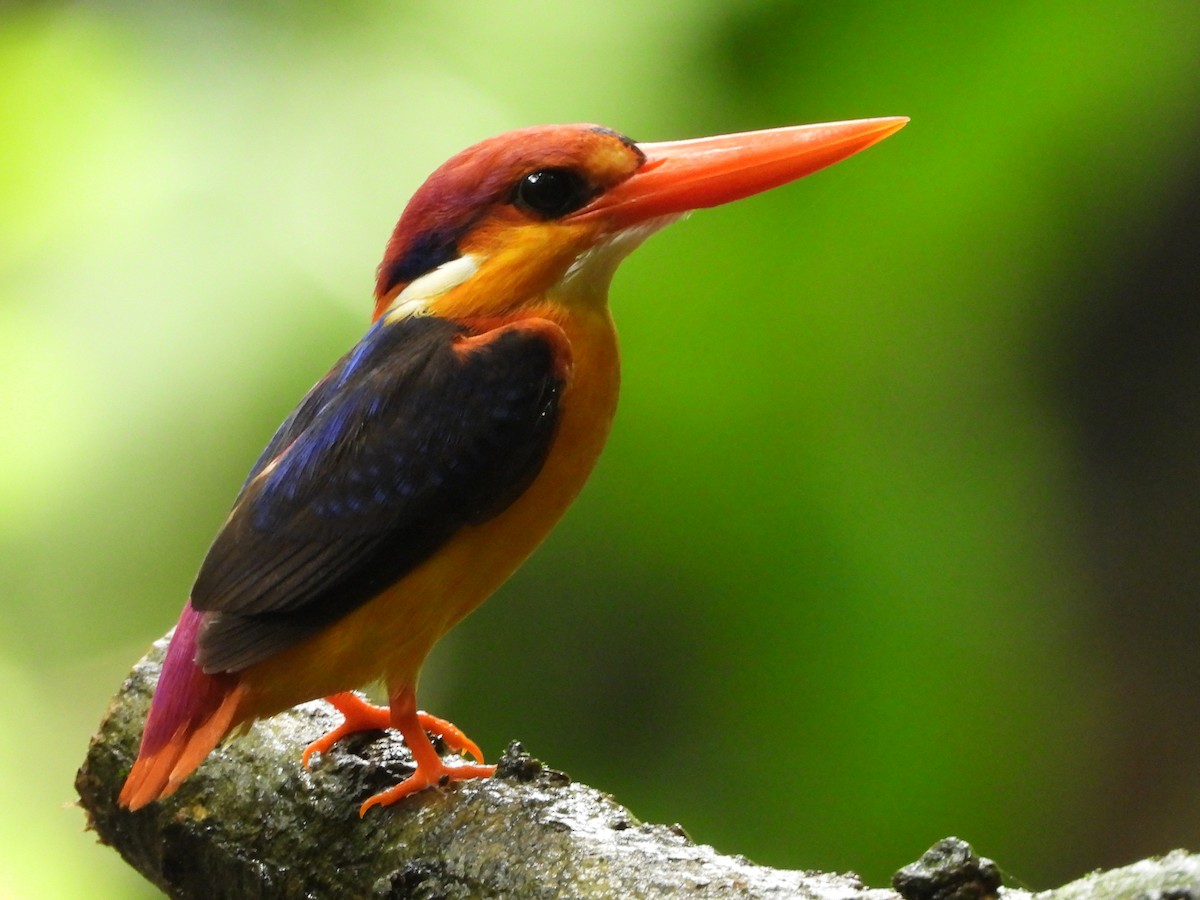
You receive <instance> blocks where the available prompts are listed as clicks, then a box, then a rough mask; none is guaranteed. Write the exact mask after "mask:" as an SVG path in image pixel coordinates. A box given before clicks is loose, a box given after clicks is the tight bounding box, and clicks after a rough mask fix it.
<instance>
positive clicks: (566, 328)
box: [118, 116, 908, 815]
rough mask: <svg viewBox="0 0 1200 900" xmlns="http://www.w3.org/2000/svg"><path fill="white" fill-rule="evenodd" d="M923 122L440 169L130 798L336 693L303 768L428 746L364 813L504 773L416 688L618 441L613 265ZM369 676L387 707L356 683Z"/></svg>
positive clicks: (326, 388)
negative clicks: (699, 216) (341, 756)
mask: <svg viewBox="0 0 1200 900" xmlns="http://www.w3.org/2000/svg"><path fill="white" fill-rule="evenodd" d="M907 122H908V119H907V118H906V117H901V116H895V117H885V118H874V119H858V120H851V121H844V122H832V123H822V124H816V125H796V126H786V127H781V128H772V129H766V130H760V131H750V132H741V133H734V134H725V135H718V136H715V137H705V138H697V139H691V140H682V141H665V142H643V143H639V142H636V141H634V140H631V139H630V138H628V137H626V136H624V135H623V134H620V133H618V132H616V131H614V130H612V129H610V128H605V127H602V126H598V125H591V124H576V125H544V126H535V127H529V128H523V129H519V130H516V131H511V132H508V133H506V134H502V135H500V136H497V137H492V138H489V139H486V140H484V141H482V142H480V143H477V144H475V145H474V146H472V147H469V148H468V149H466V150H463V151H461V152H460V153H458V154H456V155H455V156H452V157H451V158H450V159H449V160H448V161H447V162H445V163H444V164H442V165H441V166H440V167H438V168H437V169H436V170H435V171H434V172H433V173H432V174H431V175H430V176H429V178H428V179H427V180H426V181H425V182H424V184H423V185H422V186H421V187H420V188H419V189H418V190H417V192H416V193H415V194H414V195H413V197H412V199H411V200H410V201H409V203H408V204H407V205H406V207H405V208H404V210H403V212H402V214H401V216H400V219H399V221H398V222H397V224H396V227H395V230H394V231H393V233H392V235H391V238H390V240H389V241H388V242H387V245H386V250H385V253H384V256H383V261H382V262H381V263H380V265H379V268H378V271H377V278H376V284H375V291H374V301H375V302H374V311H373V315H372V319H371V325H370V327H369V328H368V330H367V331H366V333H365V334H364V335H363V337H362V338H361V340H359V341H358V343H357V344H355V345H354V346H353V347H352V348H351V349H350V350H349V352H347V353H346V354H345V355H344V356H343V357H342V358H341V359H340V360H338V362H337V363H336V364H335V365H334V366H333V367H332V368H331V369H330V371H329V372H328V374H327V375H325V377H324V378H322V379H321V380H320V381H318V382H317V384H316V385H315V386H314V387H313V388H312V389H311V390H310V391H309V392H308V394H307V395H306V396H305V397H304V398H303V399H302V400H301V402H300V403H299V405H298V406H296V408H295V409H294V410H293V411H292V413H291V414H290V415H289V416H288V417H287V418H286V420H285V421H284V422H283V424H282V425H281V426H280V427H279V429H278V431H276V433H275V435H274V436H273V437H272V438H271V440H270V442H269V443H268V444H267V446H266V448H265V449H264V450H263V452H262V454H261V455H260V456H259V458H258V460H257V461H256V462H255V463H254V465H253V467H252V468H251V470H250V473H249V475H248V477H247V478H246V481H245V482H244V484H243V485H242V488H241V490H240V492H239V493H238V495H237V498H236V500H235V502H234V504H233V506H232V508H231V510H230V512H229V513H228V516H227V518H226V519H225V522H224V523H223V525H222V526H221V528H220V530H219V531H218V534H217V536H216V538H215V539H214V541H213V543H212V545H211V547H210V549H209V550H208V552H207V554H206V556H205V557H204V559H203V562H202V563H201V565H200V568H199V571H198V573H197V575H196V578H195V581H194V583H193V585H192V589H191V593H190V595H189V598H188V600H187V602H186V603H185V604H184V607H183V610H182V612H181V614H180V616H179V620H178V623H177V625H176V627H175V629H174V632H173V634H172V636H171V640H170V644H169V646H168V649H167V652H166V656H165V658H164V661H163V665H162V669H161V672H160V675H159V679H158V682H157V684H156V687H155V691H154V695H153V699H152V701H151V705H150V709H149V712H148V714H147V718H146V724H145V727H144V729H143V733H142V738H141V743H140V746H139V750H138V756H137V758H136V760H135V762H134V763H133V766H132V769H131V771H130V773H129V775H128V777H127V779H126V781H125V783H124V786H123V787H122V789H121V792H120V794H119V798H118V802H119V803H120V805H121V806H123V807H125V808H127V809H129V810H137V809H140V808H142V807H144V806H146V805H147V804H149V803H151V802H153V801H155V800H158V799H160V798H163V797H167V796H169V795H170V794H172V793H173V792H174V791H175V790H177V789H178V788H179V786H180V785H181V784H182V783H183V781H184V780H185V779H186V778H187V777H188V776H189V775H190V774H191V773H192V772H193V771H194V770H195V769H196V768H197V767H198V766H199V765H200V764H201V763H202V762H203V761H204V759H205V758H206V757H207V756H208V755H209V753H210V752H211V751H213V750H214V749H215V748H216V747H217V746H218V745H219V744H220V743H221V742H222V741H223V740H224V739H225V738H226V737H227V736H229V735H231V734H235V733H239V732H241V731H244V730H245V729H247V728H248V727H249V726H250V725H251V724H253V722H255V721H256V720H258V719H262V718H266V717H269V716H272V715H274V714H276V713H279V712H282V711H283V710H286V709H289V708H290V707H292V706H294V705H296V704H298V703H301V702H305V701H309V700H313V699H317V698H321V697H325V698H326V699H327V700H328V701H329V702H330V703H331V704H332V705H333V706H334V707H335V708H336V709H337V710H338V711H339V712H340V713H341V714H342V716H343V721H342V722H341V724H340V725H338V727H336V728H334V729H333V730H332V731H330V732H329V733H327V734H325V735H323V736H322V737H320V738H319V739H317V740H315V741H313V742H312V743H311V744H310V745H308V747H307V748H306V749H305V751H304V753H303V756H302V763H303V764H304V765H305V766H308V765H311V763H312V757H313V756H314V755H315V754H327V753H328V752H329V751H330V750H331V749H332V747H333V746H334V745H335V744H336V742H337V741H339V740H341V739H342V738H344V737H346V736H347V735H349V734H353V733H355V732H359V731H365V730H376V729H394V730H396V731H398V732H399V733H400V735H401V736H402V737H403V739H404V742H405V744H406V745H407V746H408V748H409V750H410V752H411V753H412V756H413V761H414V764H415V770H414V771H413V773H412V774H411V775H409V776H408V777H407V778H405V779H404V780H403V781H401V782H400V783H398V784H396V785H394V786H392V787H390V788H388V789H386V790H383V791H381V792H379V793H376V794H374V795H373V796H370V797H368V798H367V799H366V800H365V801H364V802H363V803H362V804H361V807H360V809H359V813H360V815H365V814H366V813H367V811H368V810H370V809H371V808H373V807H376V806H387V805H389V804H393V803H395V802H397V801H399V800H401V799H403V798H405V797H408V796H410V795H412V794H414V793H416V792H418V791H421V790H422V789H424V788H428V787H431V786H435V785H444V784H447V783H449V782H457V781H464V780H468V779H475V778H486V777H488V776H489V775H491V774H493V773H494V771H495V767H494V766H491V765H485V764H484V762H483V754H482V753H481V751H480V749H479V747H478V746H477V745H476V744H475V743H474V742H473V741H471V740H470V739H469V738H468V737H467V736H466V735H465V734H464V733H463V732H462V731H460V730H459V729H458V728H457V727H455V726H454V725H452V724H451V723H449V722H447V721H445V720H443V719H439V718H437V717H435V716H433V715H430V714H428V713H426V712H424V711H422V710H419V709H418V708H417V703H416V688H417V679H418V674H419V672H420V668H421V665H422V663H423V661H424V659H425V657H426V656H427V654H428V653H429V652H430V650H431V649H432V648H433V646H434V644H435V643H436V642H437V641H438V639H439V638H441V637H442V636H443V635H444V634H445V633H446V632H447V631H449V630H450V629H451V628H452V627H453V626H454V625H455V624H456V623H458V622H459V621H460V620H461V619H462V618H463V617H464V616H466V615H467V614H468V613H469V612H471V610H473V609H474V608H475V607H477V606H478V605H479V604H480V603H482V602H483V601H484V600H485V599H486V598H487V597H488V596H489V595H491V594H492V593H493V592H494V591H495V590H496V589H497V588H498V587H499V586H500V585H501V584H502V583H503V582H504V581H505V580H506V579H507V578H508V577H509V576H510V575H511V574H512V573H513V572H514V571H515V570H516V569H517V568H518V567H519V566H520V565H521V563H522V562H523V561H524V560H525V559H526V558H527V557H528V556H529V555H530V554H531V553H532V552H533V551H534V550H535V548H536V547H537V546H538V545H539V544H540V543H541V541H542V540H543V538H544V537H545V536H546V535H547V534H548V533H549V532H550V530H551V529H552V528H553V527H554V525H555V523H556V522H557V521H558V520H559V518H560V517H561V516H562V515H563V513H564V512H565V511H566V509H567V507H568V506H569V505H570V504H571V502H572V501H573V500H574V499H575V497H576V495H577V494H578V493H579V491H580V490H581V488H582V487H583V485H584V482H585V481H586V480H587V478H588V475H589V473H590V472H591V470H592V467H593V465H594V464H595V462H596V460H597V458H598V457H599V455H600V453H601V450H602V448H603V447H604V444H605V441H606V439H607V437H608V434H609V430H610V426H611V423H612V421H613V416H614V414H615V412H616V406H617V395H618V388H619V382H620V366H619V357H618V348H617V337H616V331H615V328H614V324H613V318H612V315H611V313H610V310H609V306H608V289H609V284H610V282H611V280H612V277H613V274H614V272H615V270H616V268H617V266H618V264H619V263H620V262H621V260H622V259H624V258H625V257H626V256H627V255H628V254H629V253H630V252H631V251H632V250H634V249H635V248H636V247H637V246H638V245H639V244H641V243H642V241H644V240H645V239H646V238H647V237H649V236H650V235H651V234H653V233H654V232H656V231H658V230H659V229H661V228H663V227H664V226H666V225H668V224H669V223H671V222H673V221H675V220H677V219H679V218H681V217H682V216H684V215H685V214H687V213H689V212H690V211H692V210H696V209H700V208H706V207H713V206H718V205H720V204H724V203H728V202H730V201H733V200H738V199H741V198H744V197H748V196H750V195H752V194H756V193H759V192H761V191H765V190H769V189H772V188H775V187H778V186H781V185H783V184H786V183H788V182H790V181H793V180H795V179H798V178H801V177H803V176H805V175H808V174H810V173H812V172H815V171H816V170H818V169H821V168H824V167H825V166H828V165H831V164H832V163H835V162H838V161H839V160H842V159H845V158H846V157H848V156H851V155H852V154H854V153H857V152H858V151H860V150H863V149H865V148H867V147H869V146H871V145H872V144H875V143H877V142H878V141H881V140H883V139H884V138H886V137H888V136H889V135H891V134H893V133H895V132H896V131H898V130H899V129H901V128H903V127H904V126H905V125H906V124H907ZM377 681H382V682H383V684H384V687H385V688H386V691H387V699H388V702H387V705H386V706H376V705H374V704H371V703H369V702H367V701H366V700H365V699H363V698H362V697H361V696H360V695H359V694H358V693H355V689H357V688H360V687H362V686H364V685H368V684H370V683H373V682H377ZM429 734H433V735H435V736H437V737H440V738H441V740H442V741H443V742H444V744H445V746H446V747H447V748H448V749H449V750H450V751H452V754H451V758H450V759H443V758H442V756H440V755H439V754H438V752H437V751H436V750H435V748H434V746H433V743H432V742H431V740H430V737H429ZM466 757H470V758H471V759H472V760H473V761H472V762H467V761H466V759H465V758H466Z"/></svg>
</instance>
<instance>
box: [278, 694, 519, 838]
mask: <svg viewBox="0 0 1200 900" xmlns="http://www.w3.org/2000/svg"><path fill="white" fill-rule="evenodd" d="M325 699H326V700H328V701H329V702H330V703H332V704H333V705H334V706H335V707H337V709H338V711H339V712H340V713H341V714H342V715H343V716H344V720H343V722H342V724H341V725H339V726H338V727H337V728H335V729H333V730H332V731H330V732H329V733H328V734H325V735H323V736H321V737H320V738H318V739H317V740H315V741H313V742H312V743H311V744H309V745H308V747H306V748H305V750H304V754H303V756H302V757H301V761H302V762H303V763H304V765H306V766H307V765H308V764H309V758H310V757H311V756H312V754H314V753H325V752H327V751H328V750H329V748H330V747H332V746H333V745H334V744H335V743H337V742H338V741H340V740H341V739H342V738H344V737H346V736H347V735H349V734H354V733H355V732H358V731H377V730H381V729H386V728H395V729H396V730H397V731H399V732H400V734H401V736H402V737H403V738H404V743H406V744H407V745H408V749H409V751H410V752H411V753H412V755H413V760H414V761H415V762H416V764H417V770H416V771H415V772H413V774H412V775H410V776H409V777H408V778H406V779H404V781H402V782H400V783H399V784H398V785H396V786H395V787H392V788H389V789H388V790H386V791H382V792H380V793H378V794H376V795H375V796H373V797H371V798H370V799H368V800H367V802H366V803H364V804H363V805H362V806H361V807H359V810H358V814H359V815H360V816H361V815H365V814H366V812H367V810H368V809H370V808H371V807H372V806H388V805H390V804H392V803H395V802H396V801H397V800H401V799H403V798H405V797H407V796H408V795H409V794H413V793H416V792H417V791H420V790H423V789H424V788H427V787H430V786H432V785H435V784H443V783H445V782H447V781H465V780H467V779H470V778H487V777H489V776H491V775H492V774H493V773H495V771H496V767H495V766H485V765H471V764H464V765H461V766H447V765H446V764H445V763H443V762H442V759H441V757H440V756H438V755H437V751H436V750H434V749H433V744H431V743H430V741H429V737H428V736H427V735H426V734H425V732H426V730H428V731H431V732H433V733H434V734H436V735H437V736H438V737H440V738H441V739H442V740H443V741H444V742H445V743H446V746H447V747H449V748H450V749H451V750H454V751H455V752H458V753H469V754H470V755H471V756H473V757H474V758H475V760H476V762H479V763H482V762H483V754H482V753H481V752H480V750H479V747H478V745H477V744H476V743H475V742H474V741H472V740H471V739H470V738H468V737H467V736H466V735H465V734H463V733H462V731H460V730H459V729H458V728H456V727H455V726H454V725H452V724H450V723H449V722H447V721H446V720H445V719H439V718H438V717H437V716H431V715H429V713H425V712H421V711H420V710H418V709H417V697H416V693H415V692H414V690H413V689H412V688H403V689H401V690H399V691H397V692H396V693H394V694H393V695H392V697H391V708H390V709H389V708H387V707H383V706H374V705H372V704H370V703H367V702H366V701H365V700H363V699H362V698H361V697H359V696H358V695H357V694H350V693H343V694H334V695H332V696H330V697H326V698H325Z"/></svg>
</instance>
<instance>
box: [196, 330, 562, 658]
mask: <svg viewBox="0 0 1200 900" xmlns="http://www.w3.org/2000/svg"><path fill="white" fill-rule="evenodd" d="M468 334H469V332H468V331H467V329H466V327H465V326H463V325H460V324H456V323H454V322H450V321H446V320H442V319H436V318H413V319H408V320H404V321H400V322H397V323H395V324H390V325H388V324H383V323H380V324H378V325H376V326H375V327H374V328H372V329H371V331H369V332H368V333H367V335H366V336H365V337H364V338H363V340H362V341H360V342H359V344H358V345H356V346H355V348H354V349H353V350H351V351H350V353H348V354H347V355H346V356H345V357H343V359H342V360H341V361H340V362H339V363H338V364H337V365H336V366H335V367H334V368H333V369H332V370H331V371H330V373H329V374H328V375H327V376H326V377H325V378H324V379H323V380H322V381H321V382H320V383H318V384H317V386H316V387H314V388H313V390H312V391H311V392H310V393H309V395H308V396H307V397H306V398H305V399H304V401H303V402H302V403H301V404H300V405H299V406H298V407H297V408H296V411H295V412H294V413H293V414H292V415H291V416H290V417H289V418H288V420H287V421H286V422H285V423H284V424H283V426H282V427H281V428H280V429H279V431H278V432H276V434H275V437H274V438H272V440H271V443H270V444H269V445H268V448H267V451H266V452H264V453H263V455H262V457H260V459H259V461H258V462H257V463H256V464H255V468H254V470H253V471H252V473H251V477H250V479H249V480H248V481H247V483H246V485H245V486H244V488H243V490H242V494H241V496H240V497H239V498H238V501H237V503H236V504H235V505H234V508H233V511H232V512H231V513H230V516H229V519H228V520H227V521H226V523H225V526H224V527H223V529H222V530H221V533H220V534H219V535H218V536H217V538H216V540H215V541H214V542H213V545H212V548H211V549H210V550H209V552H208V556H207V557H206V558H205V560H204V563H203V565H202V566H201V568H200V572H199V574H198V575H197V578H196V583H195V586H194V587H193V589H192V605H193V606H194V607H195V608H196V609H198V610H201V611H204V612H205V613H206V615H205V624H204V626H203V629H202V631H201V633H200V638H199V654H198V662H199V663H200V664H201V665H202V666H203V667H204V668H205V669H206V670H207V671H237V670H239V669H242V668H245V667H246V666H249V665H252V664H253V663H255V662H258V661H260V660H262V659H264V658H266V657H268V656H270V655H272V654H274V653H276V652H278V651H279V650H281V649H283V648H284V647H287V646H289V645H290V644H293V643H295V642H296V641H298V640H300V639H302V638H304V637H305V636H307V635H309V634H311V633H313V632H314V631H316V630H317V629H319V628H321V627H323V626H324V625H326V624H328V623H330V622H332V621H334V620H336V619H338V618H340V617H341V616H343V615H345V614H346V613H348V612H350V611H351V610H353V609H355V608H356V607H357V606H359V605H361V604H362V603H364V602H366V601H367V600H369V599H370V598H371V597H373V596H375V595H376V594H377V593H379V591H380V590H382V589H383V588H385V587H387V586H388V585H390V584H392V583H394V582H395V581H396V580H398V579H399V578H401V577H402V576H403V575H404V574H405V573H406V572H408V571H409V570H410V569H412V568H413V567H414V566H416V565H418V564H419V563H421V562H423V561H424V560H426V559H428V558H429V557H430V556H431V555H432V554H433V553H434V552H435V551H436V550H437V548H438V547H440V546H441V545H442V544H443V543H444V542H445V541H446V540H447V539H448V538H450V537H451V536H452V535H453V534H454V533H455V532H456V531H457V530H458V529H459V528H461V527H462V526H463V525H465V524H468V523H476V522H480V521H484V520H486V519H488V518H490V517H491V516H493V515H496V514H497V513H499V512H501V511H502V510H503V509H505V508H506V507H507V506H508V505H509V504H510V503H511V502H512V501H513V500H514V499H516V497H517V496H519V495H520V494H521V492H523V491H524V489H525V488H526V487H527V486H528V485H529V483H530V482H531V481H532V480H533V478H534V477H536V475H537V473H538V472H539V471H540V470H541V467H542V464H543V462H544V461H545V458H546V454H547V452H548V450H549V447H550V442H551V440H552V439H553V436H554V432H555V427H556V424H557V414H558V400H559V396H560V394H561V391H562V388H563V372H564V371H565V368H566V366H565V363H564V360H563V359H562V358H561V356H562V354H563V352H564V350H563V348H564V347H565V346H566V345H565V339H564V341H562V342H554V341H551V340H549V339H547V337H546V334H545V332H544V330H542V329H532V328H531V329H524V328H522V327H520V326H519V325H516V326H509V327H506V328H503V329H499V330H497V331H496V332H495V333H494V334H495V337H491V338H490V339H487V340H485V341H482V342H479V343H478V344H477V345H473V346H472V347H471V349H470V350H468V351H466V352H463V345H461V344H459V342H460V341H462V339H463V338H464V337H465V336H466V335H468ZM456 345H457V346H456Z"/></svg>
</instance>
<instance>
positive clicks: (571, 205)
mask: <svg viewBox="0 0 1200 900" xmlns="http://www.w3.org/2000/svg"><path fill="white" fill-rule="evenodd" d="M592 196H593V194H592V191H591V188H589V186H588V183H587V182H586V181H585V180H584V179H583V176H582V175H580V174H578V173H577V172H572V171H571V170H570V169H538V170H537V171H536V172H530V173H529V174H528V175H526V176H524V177H523V178H522V179H521V180H520V181H518V182H517V186H516V187H515V188H513V196H512V202H513V204H514V205H516V206H519V207H520V208H522V209H525V210H528V211H529V212H532V213H536V214H537V215H539V216H541V217H543V218H546V219H557V218H559V217H560V216H565V215H566V214H567V213H571V212H575V210H577V209H580V208H582V207H583V206H585V205H586V204H587V202H588V201H589V200H591V199H592Z"/></svg>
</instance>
